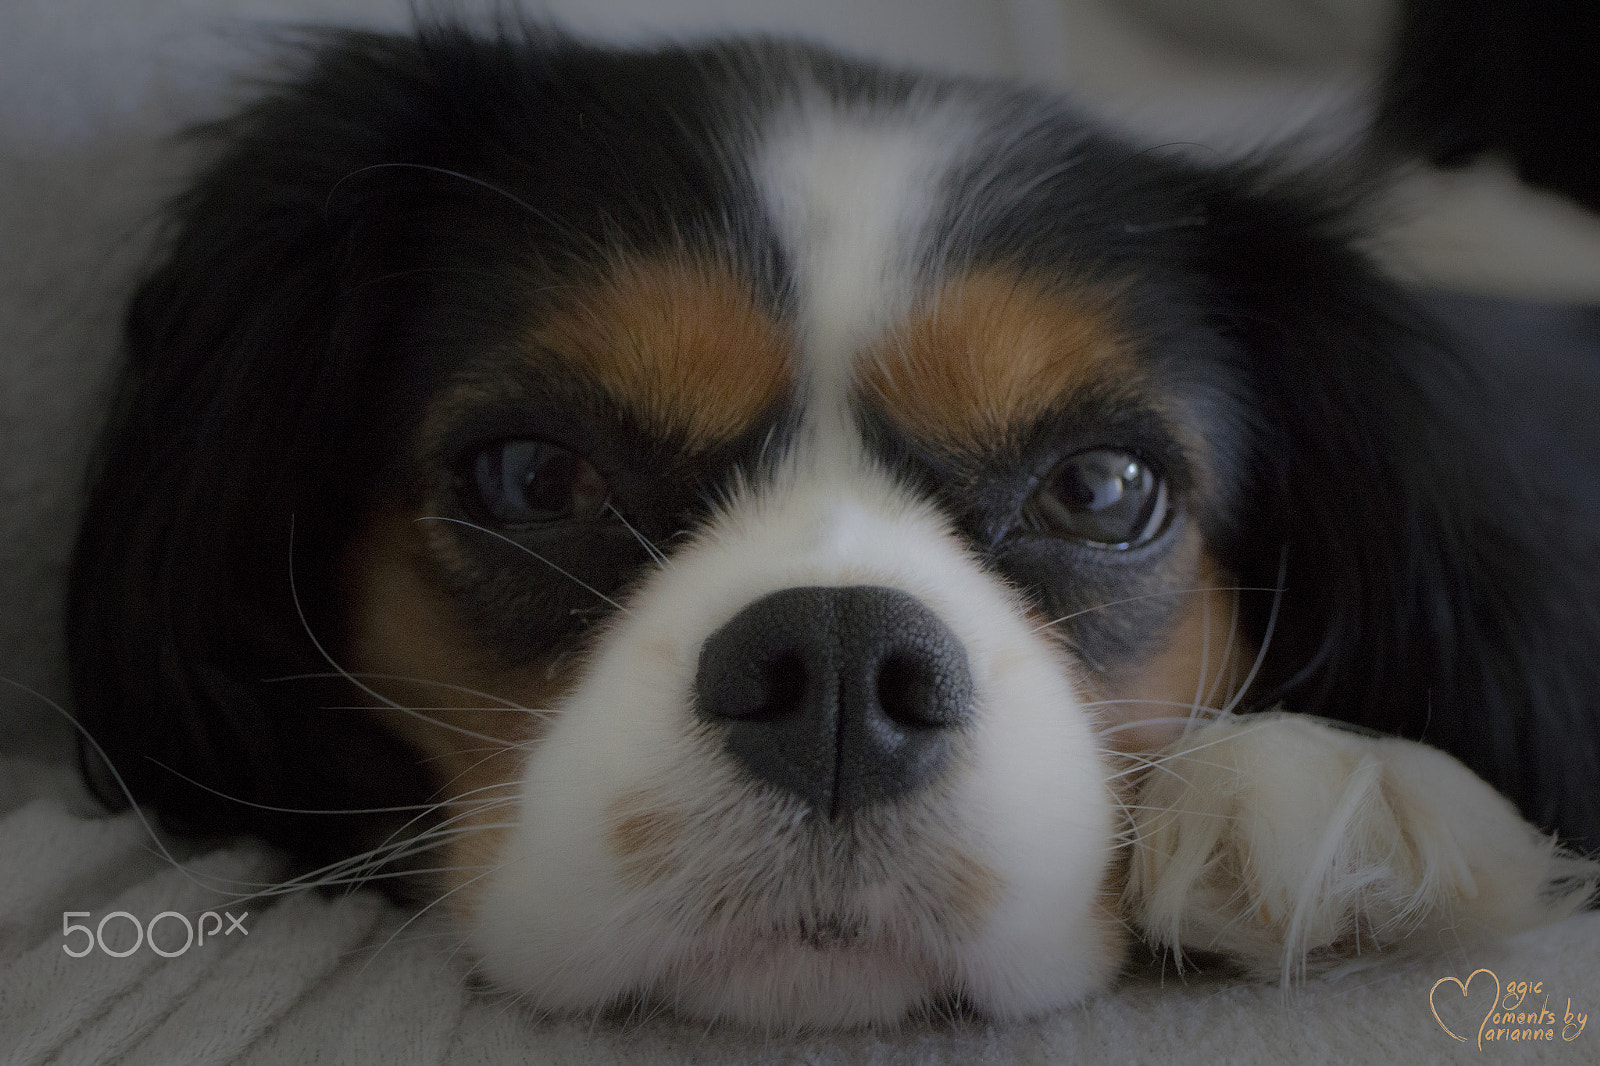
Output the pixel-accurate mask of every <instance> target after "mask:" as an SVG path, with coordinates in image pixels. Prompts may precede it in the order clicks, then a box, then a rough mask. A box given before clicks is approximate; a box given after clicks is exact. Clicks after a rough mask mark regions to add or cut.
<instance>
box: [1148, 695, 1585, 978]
mask: <svg viewBox="0 0 1600 1066" xmlns="http://www.w3.org/2000/svg"><path fill="white" fill-rule="evenodd" d="M1129 815H1130V819H1131V824H1132V830H1131V832H1132V836H1131V845H1130V846H1131V849H1132V852H1131V855H1130V866H1129V880H1128V885H1127V891H1126V895H1125V898H1124V903H1125V906H1126V910H1127V913H1128V915H1129V917H1130V918H1131V919H1132V920H1133V921H1134V922H1135V923H1136V924H1137V925H1138V926H1140V927H1141V928H1142V929H1143V930H1144V931H1145V934H1146V935H1147V937H1149V939H1150V940H1151V941H1152V942H1153V943H1155V944H1157V945H1159V946H1164V947H1166V948H1168V949H1170V950H1172V951H1173V952H1174V953H1175V954H1177V955H1178V956H1179V958H1180V959H1181V957H1182V954H1183V952H1184V951H1185V950H1186V949H1187V950H1189V951H1205V952H1214V953H1220V954H1222V955H1224V956H1227V957H1229V958H1231V959H1233V960H1235V961H1237V962H1239V963H1241V964H1243V965H1244V966H1246V967H1247V968H1249V969H1251V970H1253V971H1256V972H1259V973H1266V974H1276V975H1279V976H1281V977H1282V978H1283V979H1284V980H1287V979H1288V978H1289V977H1290V976H1292V975H1293V974H1296V973H1299V972H1303V970H1304V969H1305V967H1307V966H1308V965H1311V966H1315V965H1318V964H1323V963H1329V962H1336V961H1341V960H1345V959H1348V958H1351V957H1353V956H1355V955H1357V954H1366V953H1368V952H1372V951H1376V950H1380V949H1391V948H1396V947H1399V948H1411V949H1418V950H1438V949H1441V948H1451V947H1455V946H1457V945H1459V944H1460V943H1463V942H1466V941H1471V940H1475V939H1481V938H1484V937H1493V936H1503V935H1506V934H1509V933H1513V932H1516V931H1518V930H1521V929H1526V928H1530V927H1532V926H1535V925H1540V924H1543V923H1545V922H1549V921H1554V920H1556V919H1559V918H1561V917H1564V916H1566V915H1567V914H1570V913H1571V912H1573V911H1574V910H1577V909H1579V908H1580V907H1582V906H1583V904H1584V902H1585V901H1586V900H1587V899H1589V898H1591V897H1592V895H1593V891H1594V887H1595V875H1596V872H1597V866H1596V864H1595V863H1592V862H1589V861H1587V860H1583V859H1579V858H1576V857H1574V856H1571V855H1569V854H1566V853H1564V852H1562V851H1561V850H1560V848H1558V847H1557V845H1556V844H1555V842H1554V841H1552V840H1551V839H1549V838H1547V837H1544V836H1542V835H1541V834H1540V833H1539V832H1538V831H1537V830H1535V829H1533V828H1532V827H1531V826H1529V825H1528V824H1527V823H1526V822H1524V821H1523V820H1522V818H1521V817H1520V816H1519V815H1518V813H1517V811H1516V809H1515V808H1514V807H1513V806H1512V804H1511V803H1510V802H1509V801H1507V800H1506V799H1505V798H1504V797H1502V796H1500V795H1499V793H1497V792H1495V791H1494V790H1493V789H1492V788H1490V787H1489V785H1488V784H1486V783H1485V782H1483V781H1482V780H1481V779H1479V778H1478V777H1476V776H1475V775H1474V774H1473V773H1472V772H1471V771H1469V770H1468V769H1467V768H1466V767H1464V766H1462V765H1461V764H1460V763H1459V762H1457V761H1456V760H1455V759H1453V758H1451V757H1450V756H1448V755H1445V754H1444V753H1443V752H1440V751H1437V750H1435V749H1433V748H1430V747H1427V746H1425V745H1422V744H1415V743H1411V742H1409V741H1404V740H1396V739H1393V738H1387V737H1375V736H1368V735H1365V734H1358V733H1353V732H1349V731H1346V730H1342V729H1338V728H1335V727H1333V726H1330V725H1328V724H1325V723H1323V722H1321V721H1317V720H1315V719H1309V718H1302V717H1299V716H1296V715H1290V714H1264V715H1250V716H1247V717H1233V716H1227V717H1223V718H1220V719H1216V720H1214V721H1210V722H1207V723H1204V724H1202V725H1200V726H1198V727H1197V728H1195V729H1193V730H1191V731H1190V732H1189V733H1188V734H1187V735H1186V736H1184V737H1183V738H1182V739H1181V740H1179V741H1177V742H1175V743H1174V744H1172V745H1171V746H1170V747H1168V748H1167V749H1166V750H1165V751H1163V752H1162V753H1161V754H1160V755H1158V756H1157V757H1156V758H1155V759H1154V760H1153V765H1152V766H1151V767H1150V768H1149V769H1148V770H1147V771H1145V777H1144V779H1143V781H1142V783H1141V786H1140V788H1139V790H1138V793H1137V798H1136V799H1135V801H1134V802H1133V803H1132V804H1131V805H1130V810H1129Z"/></svg>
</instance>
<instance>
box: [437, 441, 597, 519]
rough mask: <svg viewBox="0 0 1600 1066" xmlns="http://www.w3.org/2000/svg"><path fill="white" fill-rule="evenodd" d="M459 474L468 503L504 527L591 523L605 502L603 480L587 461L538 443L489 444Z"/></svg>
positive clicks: (511, 442) (572, 452) (571, 453)
mask: <svg viewBox="0 0 1600 1066" xmlns="http://www.w3.org/2000/svg"><path fill="white" fill-rule="evenodd" d="M464 473H469V477H466V478H463V479H462V480H464V481H470V494H471V496H472V497H474V498H473V499H471V500H470V501H469V503H471V504H475V505H476V506H475V508H474V509H475V510H479V511H481V512H482V514H483V516H484V517H485V518H489V519H492V520H493V521H495V522H498V523H499V524H501V525H505V526H533V525H541V524H544V523H548V522H558V521H563V520H570V519H575V518H591V517H593V516H594V515H596V514H598V513H599V512H600V509H601V508H602V507H604V506H605V503H606V483H605V480H604V479H603V478H602V477H601V476H600V473H599V471H597V470H595V468H594V467H593V466H592V465H591V464H590V463H589V461H588V460H587V459H585V458H583V456H581V455H579V454H578V453H576V452H574V451H572V450H570V449H568V448H563V447H561V446H559V445H556V444H550V443H548V442H546V441H542V440H507V441H501V442H499V443H498V444H491V445H489V446H488V447H486V448H484V449H483V450H481V451H479V452H478V453H477V454H476V455H475V456H474V457H473V458H472V463H471V468H470V472H464ZM464 487H466V486H464Z"/></svg>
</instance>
